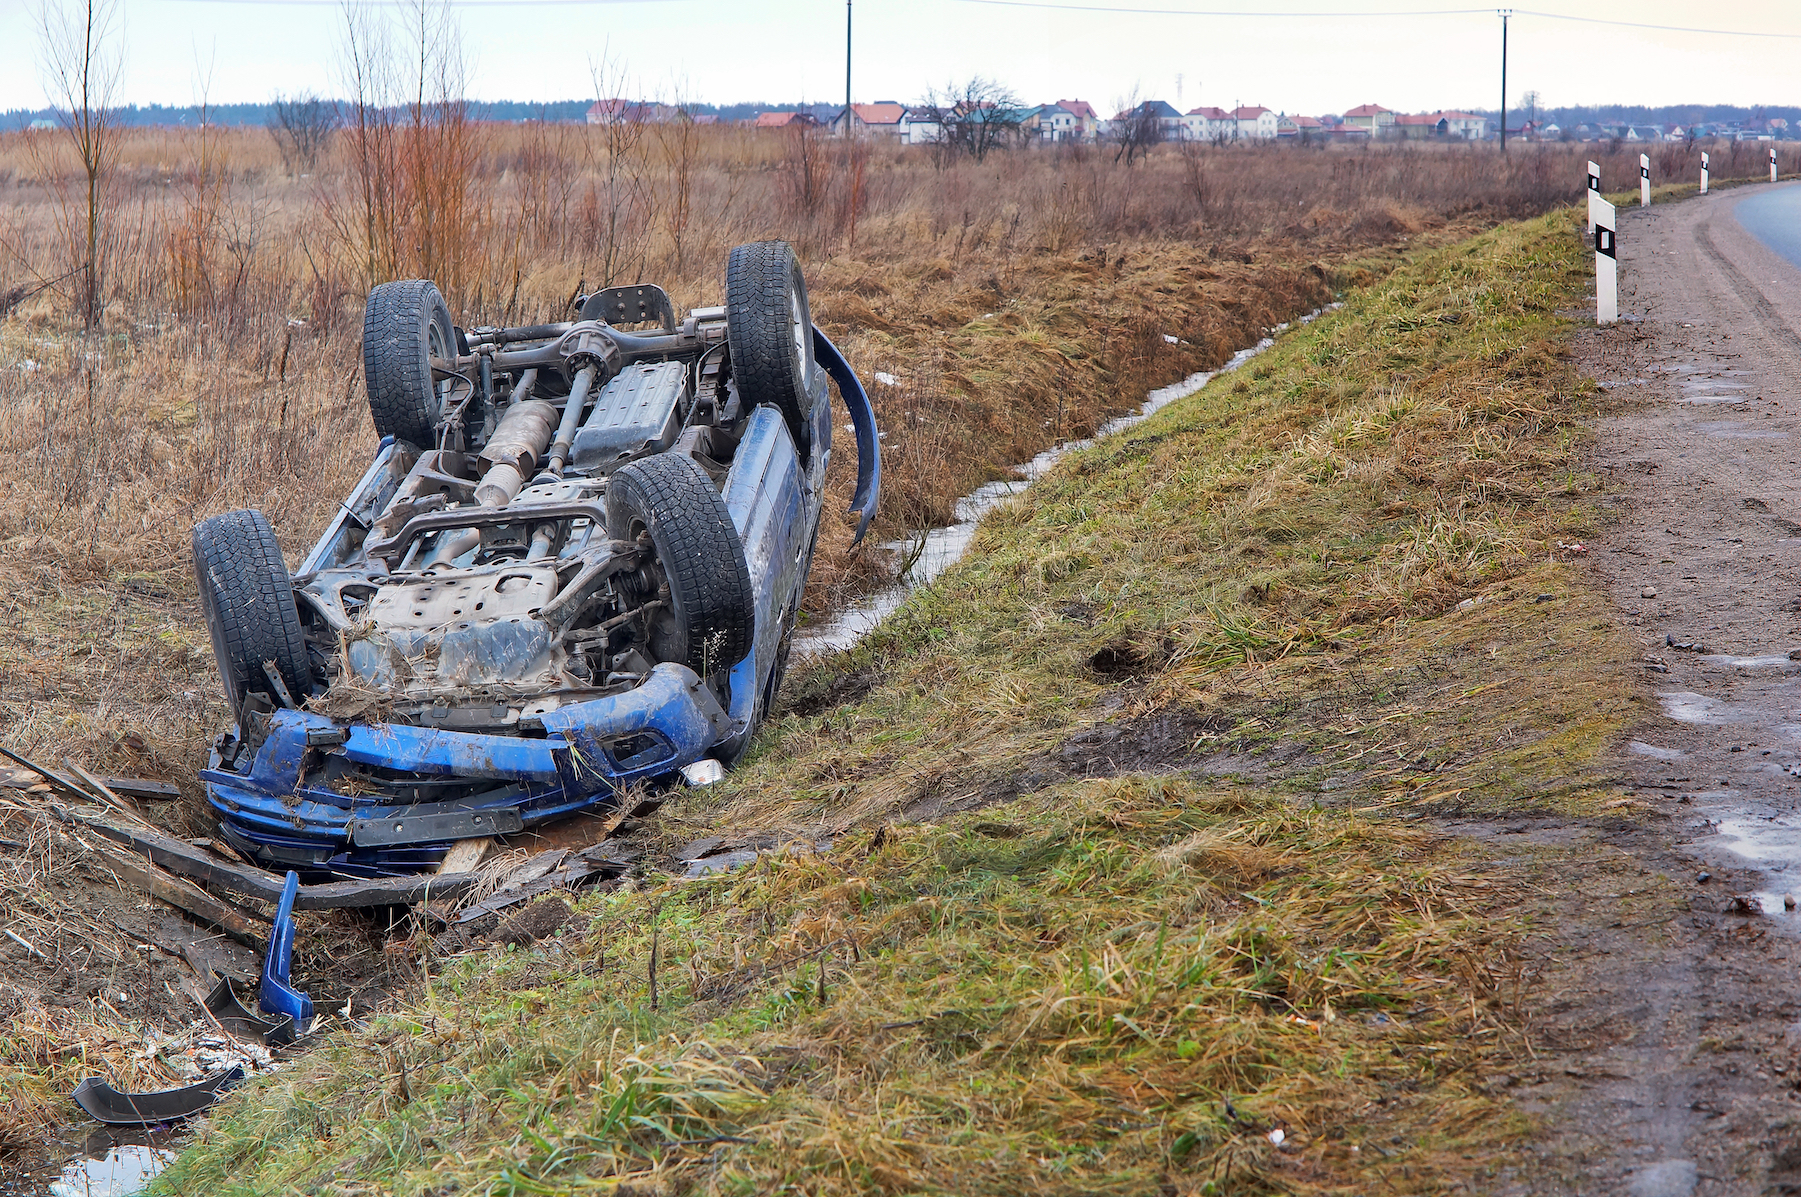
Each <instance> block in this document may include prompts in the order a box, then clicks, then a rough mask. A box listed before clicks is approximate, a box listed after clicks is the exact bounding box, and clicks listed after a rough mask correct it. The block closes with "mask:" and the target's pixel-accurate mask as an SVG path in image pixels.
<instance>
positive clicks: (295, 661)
mask: <svg viewBox="0 0 1801 1197" xmlns="http://www.w3.org/2000/svg"><path fill="white" fill-rule="evenodd" d="M194 576H195V580H196V581H197V582H198V583H199V586H200V610H201V613H202V614H203V615H204V616H205V617H206V629H207V631H208V633H210V634H211V636H212V640H213V657H214V659H215V660H216V661H217V662H218V665H219V679H220V680H221V681H222V682H224V683H225V698H226V701H227V702H229V703H230V704H231V709H232V713H233V714H234V715H235V716H236V717H237V718H238V720H239V721H240V722H242V720H243V718H244V703H245V700H246V699H247V698H249V696H250V695H252V694H265V695H268V696H269V698H270V699H271V701H273V702H274V703H275V705H277V706H280V705H282V700H281V696H280V695H279V694H277V693H276V689H275V686H274V685H273V684H272V683H271V682H270V681H269V678H268V674H267V672H266V671H265V670H264V668H263V663H264V662H265V661H273V662H274V663H275V669H276V672H277V673H279V674H280V675H281V680H282V682H283V683H284V684H285V685H286V686H287V688H288V694H289V695H290V696H291V697H292V698H293V699H294V701H296V702H299V701H301V700H303V699H304V698H305V697H306V696H307V695H309V694H311V693H312V692H313V673H312V667H311V665H310V663H309V662H308V660H307V653H306V640H305V638H304V637H303V636H302V635H301V631H300V615H299V612H298V611H297V610H296V609H295V607H294V581H293V579H292V578H291V577H290V576H289V575H288V567H287V565H286V564H284V563H283V561H282V559H281V546H280V545H278V544H277V543H276V541H275V532H274V530H273V529H271V528H270V527H269V521H268V520H267V519H266V518H264V516H263V513H262V512H260V511H228V512H226V513H225V514H224V515H215V516H213V517H212V518H211V519H205V520H201V521H200V523H198V524H196V525H195V526H194Z"/></svg>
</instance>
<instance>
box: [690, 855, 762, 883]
mask: <svg viewBox="0 0 1801 1197" xmlns="http://www.w3.org/2000/svg"><path fill="white" fill-rule="evenodd" d="M760 855H761V853H759V852H758V851H757V850H756V849H755V848H740V849H738V850H737V851H736V852H721V853H719V854H718V855H717V856H707V857H702V858H701V859H699V860H690V861H688V862H687V865H688V868H687V870H686V871H685V872H683V873H682V876H683V877H684V878H695V877H708V876H711V875H712V874H714V873H729V872H731V871H732V870H733V869H741V868H743V867H744V866H745V865H747V864H750V863H751V862H752V861H754V860H756V859H757V857H758V856H760Z"/></svg>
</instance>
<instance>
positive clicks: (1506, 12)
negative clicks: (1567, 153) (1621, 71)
mask: <svg viewBox="0 0 1801 1197" xmlns="http://www.w3.org/2000/svg"><path fill="white" fill-rule="evenodd" d="M844 2H845V3H846V4H849V3H850V0H844ZM1499 11H1500V13H1501V152H1502V153H1503V154H1505V153H1506V152H1507V18H1508V17H1510V16H1512V15H1513V10H1512V9H1511V8H1503V9H1501V10H1499Z"/></svg>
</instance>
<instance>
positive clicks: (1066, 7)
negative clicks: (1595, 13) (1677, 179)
mask: <svg viewBox="0 0 1801 1197" xmlns="http://www.w3.org/2000/svg"><path fill="white" fill-rule="evenodd" d="M956 3H959V4H987V5H992V6H995V7H999V8H1035V9H1041V10H1044V11H1048V12H1098V13H1117V14H1122V15H1128V16H1155V17H1282V18H1289V17H1310V18H1315V19H1320V18H1328V17H1358V18H1362V17H1468V16H1490V15H1494V14H1495V13H1497V12H1498V11H1499V10H1498V9H1493V8H1416V9H1399V8H1396V9H1366V10H1363V11H1359V12H1341V11H1335V12H1326V11H1320V10H1308V11H1294V12H1251V11H1247V10H1245V9H1206V8H1126V7H1120V6H1116V5H1111V4H1055V3H1052V2H1051V0H956ZM1510 11H1511V12H1513V13H1514V14H1515V15H1517V16H1526V17H1543V18H1545V19H1546V20H1549V21H1577V22H1580V23H1582V24H1584V25H1613V26H1617V27H1619V28H1622V29H1652V30H1657V31H1658V32H1661V33H1702V34H1709V35H1712V36H1716V37H1784V38H1801V33H1773V32H1769V31H1766V30H1761V29H1703V28H1699V27H1697V26H1691V25H1654V24H1651V23H1649V22H1646V21H1613V20H1608V19H1607V18H1605V17H1577V16H1571V15H1569V14H1568V13H1560V12H1540V11H1537V10H1534V9H1530V8H1515V9H1511V10H1510Z"/></svg>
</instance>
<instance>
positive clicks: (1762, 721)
mask: <svg viewBox="0 0 1801 1197" xmlns="http://www.w3.org/2000/svg"><path fill="white" fill-rule="evenodd" d="M1623 217H1624V219H1623V220H1622V222H1621V231H1620V247H1621V266H1622V279H1621V295H1620V308H1621V312H1622V314H1624V315H1625V317H1626V321H1627V322H1626V323H1624V324H1622V325H1621V326H1618V327H1616V328H1612V329H1604V330H1597V331H1595V332H1593V333H1590V334H1586V335H1584V336H1583V337H1582V338H1581V339H1580V341H1579V349H1578V353H1579V359H1580V365H1581V369H1582V370H1583V372H1584V373H1585V374H1589V375H1592V376H1593V377H1594V378H1595V379H1597V380H1598V381H1599V382H1601V384H1602V385H1603V386H1605V387H1607V388H1608V390H1609V391H1611V392H1612V393H1613V394H1614V395H1615V396H1617V397H1619V398H1621V399H1623V400H1625V401H1626V402H1627V404H1628V405H1629V406H1628V408H1627V410H1626V411H1625V413H1624V414H1620V415H1618V416H1615V417H1612V418H1610V419H1609V420H1607V421H1606V422H1604V424H1603V425H1602V427H1601V428H1600V430H1599V431H1600V437H1599V442H1598V444H1597V446H1596V450H1595V466H1596V468H1597V469H1599V470H1602V471H1605V472H1607V473H1609V474H1610V475H1611V476H1612V477H1613V479H1614V482H1615V485H1614V487H1613V488H1612V492H1613V494H1614V495H1615V496H1616V499H1615V500H1614V501H1616V502H1617V503H1618V504H1619V511H1618V514H1619V516H1620V523H1619V525H1618V526H1617V527H1616V528H1615V530H1614V531H1613V532H1611V533H1610V534H1609V535H1608V536H1606V537H1605V538H1604V539H1603V540H1602V541H1601V543H1597V544H1595V545H1593V546H1591V550H1592V554H1593V559H1594V562H1595V565H1596V567H1597V568H1598V570H1599V572H1600V574H1601V575H1602V577H1603V579H1604V580H1605V582H1606V584H1607V585H1608V586H1609V587H1610V589H1611V591H1612V593H1613V596H1614V598H1615V601H1616V602H1617V604H1618V608H1619V611H1620V614H1621V618H1622V620H1623V622H1624V623H1625V624H1626V626H1627V627H1628V628H1629V629H1630V630H1631V631H1632V633H1633V634H1634V635H1635V636H1636V638H1637V640H1638V642H1639V645H1640V648H1641V651H1642V652H1643V654H1644V677H1645V685H1644V694H1645V696H1646V698H1647V706H1648V709H1649V710H1651V711H1654V712H1656V714H1654V715H1652V716H1651V717H1650V718H1649V719H1648V720H1647V722H1646V723H1645V724H1644V725H1643V726H1641V727H1640V729H1639V732H1638V738H1637V739H1635V740H1633V741H1632V742H1631V744H1630V745H1628V749H1627V752H1626V754H1625V755H1624V758H1623V759H1622V761H1621V777H1622V779H1623V780H1625V781H1626V782H1627V783H1628V785H1629V786H1630V787H1631V788H1632V789H1634V790H1635V791H1636V794H1637V796H1638V798H1639V799H1640V800H1641V801H1642V802H1644V803H1645V804H1646V806H1647V809H1648V811H1649V817H1648V818H1647V819H1646V820H1645V822H1644V823H1642V824H1635V825H1626V824H1624V823H1623V824H1622V825H1620V826H1619V827H1618V828H1616V829H1613V830H1612V831H1610V832H1609V833H1607V834H1605V835H1603V836H1602V837H1600V838H1599V840H1598V841H1597V845H1596V846H1597V848H1598V849H1599V850H1601V851H1606V852H1613V851H1615V850H1618V860H1619V862H1620V863H1619V864H1618V866H1617V870H1616V873H1617V876H1618V877H1619V880H1620V885H1619V887H1618V888H1619V892H1609V893H1604V894H1599V893H1598V894H1594V895H1592V897H1594V898H1603V899H1607V900H1608V901H1607V902H1606V903H1605V904H1600V905H1586V906H1585V905H1584V904H1583V902H1582V901H1581V900H1578V899H1572V901H1573V902H1574V903H1575V904H1574V905H1572V906H1571V907H1570V908H1569V914H1570V916H1571V927H1572V928H1573V929H1572V931H1571V933H1570V934H1569V935H1568V937H1567V938H1566V939H1565V941H1564V943H1563V944H1561V945H1560V948H1559V949H1558V957H1559V963H1560V964H1561V965H1562V966H1563V967H1564V968H1566V969H1567V972H1565V973H1564V974H1563V975H1564V976H1566V977H1569V978H1573V979H1575V981H1576V984H1575V985H1574V987H1573V988H1571V989H1568V990H1565V991H1563V992H1561V993H1560V994H1559V995H1558V996H1557V998H1556V1000H1555V1001H1552V1002H1550V1003H1549V1005H1548V1010H1547V1014H1546V1021H1545V1024H1544V1026H1543V1028H1542V1031H1543V1039H1542V1042H1543V1043H1544V1044H1545V1045H1546V1046H1547V1047H1549V1048H1551V1049H1553V1054H1551V1055H1550V1056H1548V1057H1547V1058H1546V1059H1545V1060H1544V1061H1542V1062H1543V1063H1544V1064H1545V1065H1546V1067H1545V1069H1544V1070H1542V1071H1541V1072H1540V1073H1539V1074H1538V1075H1537V1076H1535V1077H1527V1078H1522V1087H1521V1088H1520V1090H1519V1096H1520V1097H1521V1100H1522V1104H1523V1105H1524V1106H1525V1107H1526V1108H1527V1109H1529V1110H1532V1111H1533V1112H1534V1113H1536V1114H1538V1115H1539V1116H1540V1117H1541V1118H1543V1119H1544V1122H1545V1125H1547V1126H1548V1127H1550V1128H1551V1129H1552V1132H1553V1133H1552V1136H1551V1138H1550V1139H1549V1140H1548V1141H1544V1142H1541V1143H1539V1144H1538V1145H1537V1146H1536V1147H1535V1148H1534V1149H1533V1152H1532V1156H1531V1158H1530V1161H1529V1162H1528V1163H1527V1164H1526V1165H1525V1166H1524V1167H1522V1168H1521V1169H1520V1170H1519V1171H1518V1172H1517V1173H1515V1174H1514V1177H1513V1180H1512V1183H1511V1184H1510V1185H1509V1186H1508V1187H1510V1188H1512V1189H1514V1190H1516V1191H1529V1192H1535V1193H1537V1192H1570V1193H1608V1192H1617V1193H1630V1194H1633V1195H1634V1197H1664V1195H1668V1197H1686V1195H1687V1194H1690V1193H1699V1194H1748V1193H1801V1094H1797V1091H1796V1090H1797V1086H1798V1085H1801V1023H1797V1018H1798V1017H1801V984H1797V977H1796V947H1797V946H1798V945H1801V913H1797V912H1795V911H1793V910H1788V909H1785V895H1788V894H1791V893H1792V894H1795V895H1801V660H1796V659H1791V654H1792V655H1793V656H1794V657H1801V614H1798V613H1801V333H1798V332H1797V330H1801V267H1798V266H1797V265H1796V264H1795V262H1793V261H1791V260H1789V259H1788V258H1786V257H1785V256H1784V254H1785V252H1786V253H1788V254H1793V255H1795V256H1796V257H1801V243H1797V242H1796V241H1795V240H1794V239H1793V238H1791V236H1790V234H1789V233H1788V231H1787V230H1788V229H1790V228H1793V227H1797V226H1801V186H1796V185H1793V184H1784V185H1779V186H1776V187H1768V186H1765V187H1757V188H1746V189H1743V190H1737V191H1729V192H1723V193H1720V192H1716V193H1715V194H1713V195H1711V196H1706V197H1699V198H1696V199H1693V200H1689V201H1685V202H1682V203H1672V204H1669V205H1665V206H1658V207H1655V208H1652V209H1651V210H1649V211H1647V212H1641V211H1638V210H1636V209H1632V210H1628V211H1626V212H1625V213H1623ZM1760 233H1761V234H1762V236H1760V235H1759V234H1760ZM1659 875H1661V876H1663V877H1667V878H1670V879H1673V881H1674V882H1675V883H1676V887H1677V892H1678V894H1679V895H1682V896H1679V897H1678V898H1677V899H1676V900H1675V901H1674V902H1673V903H1671V904H1670V908H1669V909H1666V910H1664V911H1663V912H1661V913H1659V912H1656V911H1646V912H1644V913H1645V917H1644V918H1642V919H1640V918H1635V917H1634V915H1633V909H1632V907H1633V902H1632V897H1633V894H1634V893H1638V892H1646V893H1648V892H1651V890H1650V888H1649V887H1650V886H1652V885H1654V883H1655V882H1656V878H1657V877H1658V876H1659ZM1634 884H1644V885H1646V886H1647V887H1648V888H1647V889H1645V890H1643V891H1639V890H1634V889H1633V888H1632V886H1633V885H1634ZM1789 902H1790V903H1792V902H1793V899H1792V898H1790V899H1789ZM1791 1028H1796V1029H1794V1030H1791Z"/></svg>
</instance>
